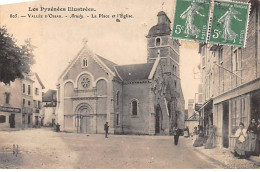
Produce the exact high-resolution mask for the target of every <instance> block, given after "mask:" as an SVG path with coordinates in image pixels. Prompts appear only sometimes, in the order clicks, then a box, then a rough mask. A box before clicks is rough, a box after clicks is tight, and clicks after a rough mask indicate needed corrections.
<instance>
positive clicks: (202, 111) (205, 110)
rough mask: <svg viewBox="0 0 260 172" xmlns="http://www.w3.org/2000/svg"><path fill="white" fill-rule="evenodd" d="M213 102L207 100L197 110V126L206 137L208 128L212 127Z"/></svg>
mask: <svg viewBox="0 0 260 172" xmlns="http://www.w3.org/2000/svg"><path fill="white" fill-rule="evenodd" d="M212 109H213V101H212V99H209V100H208V101H206V102H205V103H204V104H203V105H202V106H201V107H200V108H199V109H198V111H199V115H200V116H199V125H200V126H202V129H203V132H204V134H205V135H206V136H207V135H208V130H209V126H210V125H213V112H212V111H213V110H212Z"/></svg>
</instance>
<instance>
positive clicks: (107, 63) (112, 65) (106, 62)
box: [96, 54, 117, 72]
mask: <svg viewBox="0 0 260 172" xmlns="http://www.w3.org/2000/svg"><path fill="white" fill-rule="evenodd" d="M96 56H97V57H98V58H99V59H100V60H102V62H103V63H104V64H105V65H106V66H107V67H108V68H109V69H110V70H111V71H112V72H115V69H114V66H116V65H117V64H116V63H114V62H112V61H109V60H107V59H105V58H104V57H101V56H99V55H97V54H96Z"/></svg>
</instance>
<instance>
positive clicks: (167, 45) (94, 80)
mask: <svg viewBox="0 0 260 172" xmlns="http://www.w3.org/2000/svg"><path fill="white" fill-rule="evenodd" d="M157 16H158V23H157V25H155V26H153V27H152V28H151V29H150V30H149V33H148V35H147V36H146V38H147V51H148V52H147V63H143V64H132V65H117V64H115V63H114V62H111V61H109V60H107V59H105V58H103V57H101V56H99V55H97V54H95V53H94V52H92V51H91V50H90V49H89V48H88V47H87V45H86V44H85V45H84V46H83V48H82V49H81V50H80V52H79V53H78V55H77V56H76V57H75V59H74V60H73V61H72V62H71V63H70V64H69V66H68V67H67V68H66V69H65V71H64V72H63V73H62V74H61V76H60V77H59V79H58V84H57V98H58V100H57V114H58V115H57V119H56V120H57V123H59V124H60V127H61V130H62V131H70V132H78V133H89V134H94V133H104V124H105V122H106V121H107V122H108V124H109V126H110V127H109V132H110V133H112V134H149V135H155V134H162V135H169V134H171V132H172V128H173V127H174V126H175V125H177V126H178V127H179V128H184V104H185V102H184V97H183V93H182V88H181V83H180V64H179V58H180V55H179V46H180V43H179V42H178V40H173V39H172V38H171V36H170V34H171V29H170V23H171V22H170V19H169V18H168V17H167V15H166V14H165V12H163V11H161V12H159V13H158V15H157Z"/></svg>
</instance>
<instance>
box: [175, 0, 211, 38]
mask: <svg viewBox="0 0 260 172" xmlns="http://www.w3.org/2000/svg"><path fill="white" fill-rule="evenodd" d="M210 5H211V0H176V4H175V14H174V21H173V30H172V37H173V38H175V39H185V40H195V41H199V42H206V41H207V36H208V27H209V17H210Z"/></svg>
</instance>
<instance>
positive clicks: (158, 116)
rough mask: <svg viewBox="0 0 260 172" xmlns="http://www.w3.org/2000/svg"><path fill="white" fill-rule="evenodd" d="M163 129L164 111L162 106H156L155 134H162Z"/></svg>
mask: <svg viewBox="0 0 260 172" xmlns="http://www.w3.org/2000/svg"><path fill="white" fill-rule="evenodd" d="M161 128H162V109H161V107H160V105H157V106H156V114H155V134H160V133H161Z"/></svg>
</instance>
